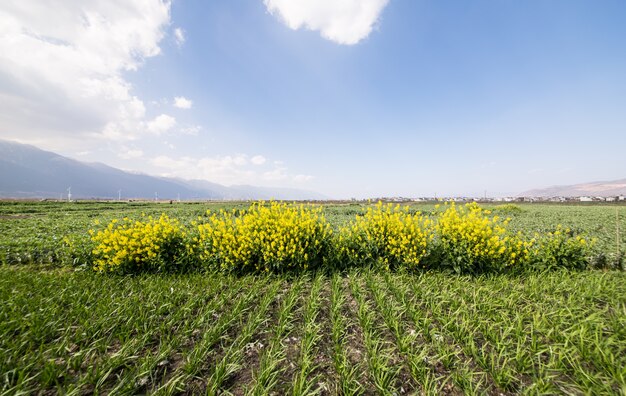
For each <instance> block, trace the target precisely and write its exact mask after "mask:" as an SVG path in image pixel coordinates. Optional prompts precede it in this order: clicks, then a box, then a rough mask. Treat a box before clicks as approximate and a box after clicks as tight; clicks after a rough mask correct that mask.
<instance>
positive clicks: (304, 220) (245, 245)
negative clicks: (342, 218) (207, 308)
mask: <svg viewBox="0 0 626 396" xmlns="http://www.w3.org/2000/svg"><path fill="white" fill-rule="evenodd" d="M321 211H322V208H313V207H311V206H305V205H300V206H295V205H288V204H286V203H278V202H273V201H272V202H270V203H269V204H265V203H263V202H260V203H255V204H253V205H252V206H251V207H250V208H249V209H248V210H247V211H244V212H239V211H230V212H228V211H220V212H219V213H213V214H209V218H208V220H206V222H204V223H202V224H199V225H197V230H198V236H197V238H196V239H197V245H198V248H199V251H200V259H201V260H203V261H205V262H207V263H208V264H209V265H210V266H213V267H215V268H219V269H220V270H223V271H255V270H256V271H263V272H268V271H275V272H284V271H290V270H306V269H308V268H311V267H317V266H320V265H321V264H322V261H323V260H324V258H325V257H328V251H329V248H330V245H331V243H332V241H331V237H332V229H331V228H330V225H329V224H328V222H327V221H326V219H325V218H324V216H323V215H322V213H321Z"/></svg>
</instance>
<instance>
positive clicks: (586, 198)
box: [578, 197, 593, 202]
mask: <svg viewBox="0 0 626 396" xmlns="http://www.w3.org/2000/svg"><path fill="white" fill-rule="evenodd" d="M578 200H579V201H580V202H593V198H591V197H580V198H578Z"/></svg>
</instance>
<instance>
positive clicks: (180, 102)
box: [174, 96, 193, 109]
mask: <svg viewBox="0 0 626 396" xmlns="http://www.w3.org/2000/svg"><path fill="white" fill-rule="evenodd" d="M192 105H193V101H191V100H189V99H187V98H185V97H184V96H177V97H175V98H174V107H178V108H179V109H191V106H192Z"/></svg>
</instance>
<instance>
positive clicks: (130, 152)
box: [118, 147, 143, 159]
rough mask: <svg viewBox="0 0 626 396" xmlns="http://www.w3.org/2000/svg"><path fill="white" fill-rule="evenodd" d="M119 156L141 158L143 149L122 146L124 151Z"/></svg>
mask: <svg viewBox="0 0 626 396" xmlns="http://www.w3.org/2000/svg"><path fill="white" fill-rule="evenodd" d="M118 156H119V157H120V158H123V159H134V158H141V157H143V151H142V150H137V149H130V148H128V147H122V151H121V152H120V153H119V154H118Z"/></svg>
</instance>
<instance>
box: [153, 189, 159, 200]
mask: <svg viewBox="0 0 626 396" xmlns="http://www.w3.org/2000/svg"><path fill="white" fill-rule="evenodd" d="M158 201H159V193H157V192H156V191H155V192H154V202H158Z"/></svg>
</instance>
